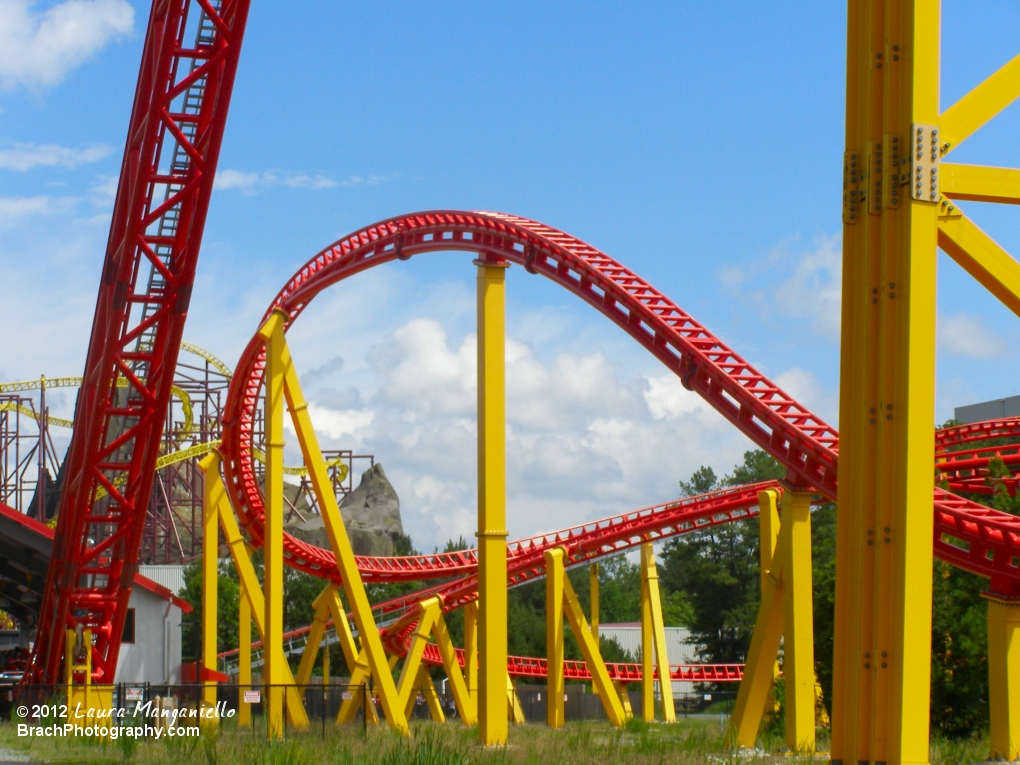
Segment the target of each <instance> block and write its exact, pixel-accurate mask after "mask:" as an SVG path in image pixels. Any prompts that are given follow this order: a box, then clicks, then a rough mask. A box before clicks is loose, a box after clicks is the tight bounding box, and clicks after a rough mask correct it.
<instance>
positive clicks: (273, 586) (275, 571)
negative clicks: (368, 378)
mask: <svg viewBox="0 0 1020 765" xmlns="http://www.w3.org/2000/svg"><path fill="white" fill-rule="evenodd" d="M259 335H260V336H261V337H262V339H263V341H264V342H265V344H266V373H265V375H266V376H265V386H266V395H265V427H266V478H265V485H264V486H265V491H264V504H265V540H264V547H265V573H264V583H265V604H266V605H265V607H266V615H265V637H264V643H265V651H264V654H263V655H264V656H265V663H264V665H263V667H264V670H263V671H264V676H263V682H264V683H265V684H266V685H267V686H268V688H267V696H268V698H267V699H266V701H267V703H266V731H267V735H268V736H269V738H270V739H275V738H280V737H282V736H283V701H284V689H283V685H284V683H285V682H286V679H285V675H284V673H283V671H282V670H283V668H282V667H281V666H280V665H279V661H278V659H279V657H280V656H282V654H283V632H284V627H283V516H284V513H285V509H284V499H283V447H284V441H283V414H284V412H283V409H284V375H285V373H286V367H287V364H288V362H289V354H288V352H287V346H286V341H285V340H284V337H283V321H282V319H281V318H280V317H279V316H278V315H276V314H274V315H273V317H272V318H271V319H270V320H269V321H267V322H266V324H265V325H264V326H263V327H262V329H261V330H260V331H259Z"/></svg>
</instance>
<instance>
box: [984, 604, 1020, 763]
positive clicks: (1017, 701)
mask: <svg viewBox="0 0 1020 765" xmlns="http://www.w3.org/2000/svg"><path fill="white" fill-rule="evenodd" d="M988 709H989V713H990V715H989V716H990V718H991V719H990V722H991V730H990V733H991V735H990V739H991V740H990V743H991V756H992V759H1004V760H1016V759H1020V603H1016V602H1015V601H1009V602H1007V601H1002V600H998V599H996V598H992V597H989V598H988Z"/></svg>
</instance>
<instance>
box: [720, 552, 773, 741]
mask: <svg viewBox="0 0 1020 765" xmlns="http://www.w3.org/2000/svg"><path fill="white" fill-rule="evenodd" d="M786 544H787V542H786V540H785V539H783V538H782V537H780V539H779V542H778V544H777V545H776V549H775V551H774V556H773V558H772V560H773V561H774V562H775V564H774V566H773V568H772V570H770V571H768V572H766V576H765V578H764V580H763V581H762V591H761V604H760V605H759V606H758V617H757V619H756V620H755V623H754V633H753V634H752V636H751V647H750V648H748V650H747V657H746V658H745V660H744V678H743V680H741V681H740V688H739V689H738V690H737V701H736V703H735V704H734V705H733V716H732V717H731V718H730V733H729V735H730V736H731V737H732V738H733V739H734V743H735V744H736V745H737V746H739V747H743V748H745V749H753V748H754V745H755V742H756V741H757V739H758V728H759V726H760V725H761V718H762V714H763V712H764V710H765V700H766V699H767V698H768V695H769V689H771V688H772V682H773V679H774V678H773V671H774V668H775V666H776V657H777V656H778V655H779V642H780V641H781V640H782V638H783V591H782V579H781V576H782V568H781V565H780V562H781V561H782V560H783V558H784V557H785V554H786V551H785V549H784V548H785V546H786Z"/></svg>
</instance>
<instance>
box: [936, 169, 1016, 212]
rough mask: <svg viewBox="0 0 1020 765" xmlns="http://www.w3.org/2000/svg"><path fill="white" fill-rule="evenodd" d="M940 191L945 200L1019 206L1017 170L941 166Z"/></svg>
mask: <svg viewBox="0 0 1020 765" xmlns="http://www.w3.org/2000/svg"><path fill="white" fill-rule="evenodd" d="M939 174H940V175H941V177H942V184H941V190H942V193H943V194H944V195H945V196H947V197H948V198H949V199H954V200H960V199H962V200H970V201H973V202H997V203H1000V204H1010V205H1015V204H1020V170H1017V169H1015V168H1012V167H984V166H982V165H958V164H956V163H955V162H943V163H942V169H941V170H940V171H939Z"/></svg>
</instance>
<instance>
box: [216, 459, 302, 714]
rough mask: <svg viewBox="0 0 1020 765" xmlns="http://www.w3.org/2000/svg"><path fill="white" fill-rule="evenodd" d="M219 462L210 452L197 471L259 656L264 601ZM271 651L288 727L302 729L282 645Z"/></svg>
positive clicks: (299, 706)
mask: <svg viewBox="0 0 1020 765" xmlns="http://www.w3.org/2000/svg"><path fill="white" fill-rule="evenodd" d="M221 461H222V457H221V455H220V453H219V452H218V451H214V452H212V453H211V454H210V455H209V458H208V459H206V460H202V462H200V463H199V468H201V469H202V471H203V473H204V474H205V475H204V480H205V482H206V484H207V485H209V486H210V487H211V488H210V491H209V493H208V494H207V495H206V496H207V498H208V501H209V502H211V503H212V505H213V506H214V507H216V508H217V509H218V513H217V515H218V516H219V519H220V531H222V532H223V539H224V542H225V544H226V545H227V549H228V550H229V551H230V559H231V561H232V562H233V564H234V569H235V570H236V571H237V577H238V579H239V580H240V582H241V584H242V590H241V591H242V592H243V593H244V594H245V596H246V597H247V598H248V605H249V609H250V612H251V616H252V619H253V620H254V621H255V629H256V631H257V632H258V634H259V639H260V640H262V643H263V653H264V654H265V653H267V652H268V651H269V650H271V649H270V646H269V644H267V642H266V623H265V613H266V601H265V597H264V596H263V594H262V585H261V584H259V580H258V577H257V576H256V574H255V566H254V565H252V562H251V557H250V556H249V554H248V548H247V546H246V545H245V543H244V538H243V537H242V536H241V529H240V528H239V527H238V525H237V519H236V518H235V517H234V511H233V510H232V509H231V508H230V502H229V501H228V500H227V490H226V487H225V486H224V485H223V478H222V476H221V475H220V463H221ZM275 650H276V651H277V652H278V657H277V659H278V661H277V663H278V664H279V665H281V666H282V667H283V674H284V680H285V684H286V686H287V721H288V724H289V725H290V726H291V727H293V728H297V729H300V730H304V729H305V728H307V727H308V714H307V713H306V712H305V706H304V702H303V701H302V700H301V694H300V693H298V691H297V689H296V688H295V687H294V676H293V675H292V674H291V671H290V665H289V664H287V660H286V657H285V656H284V655H283V646H282V645H278V646H277V647H276V649H275Z"/></svg>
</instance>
